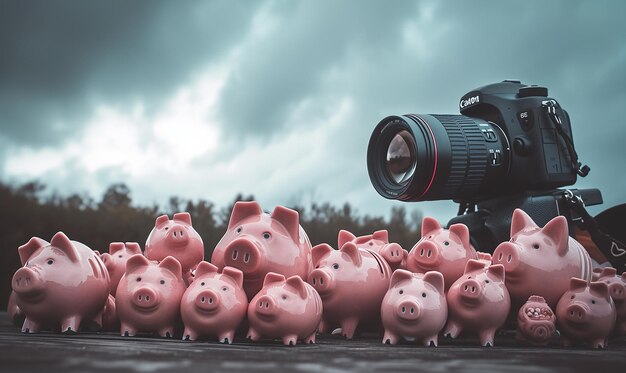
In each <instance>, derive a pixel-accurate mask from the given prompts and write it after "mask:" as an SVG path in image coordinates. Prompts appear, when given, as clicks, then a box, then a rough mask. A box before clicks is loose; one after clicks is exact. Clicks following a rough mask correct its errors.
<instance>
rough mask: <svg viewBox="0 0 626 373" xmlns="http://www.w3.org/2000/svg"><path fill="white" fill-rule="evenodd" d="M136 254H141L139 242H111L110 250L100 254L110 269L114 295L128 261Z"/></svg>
mask: <svg viewBox="0 0 626 373" xmlns="http://www.w3.org/2000/svg"><path fill="white" fill-rule="evenodd" d="M135 254H141V248H140V247H139V244H138V243H137V242H126V243H123V242H111V244H109V252H108V253H104V254H102V255H100V258H101V259H102V261H103V262H104V265H105V266H106V267H107V270H108V271H109V277H110V278H111V294H112V295H115V292H116V291H117V284H119V283H120V279H121V278H122V276H123V275H124V272H125V271H126V261H128V258H130V257H131V256H133V255H135Z"/></svg>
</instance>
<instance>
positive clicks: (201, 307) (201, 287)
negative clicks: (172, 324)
mask: <svg viewBox="0 0 626 373" xmlns="http://www.w3.org/2000/svg"><path fill="white" fill-rule="evenodd" d="M247 311H248V298H247V297H246V293H245V291H243V273H242V272H241V271H240V270H238V269H236V268H232V267H224V269H223V270H222V273H218V271H217V267H216V266H214V265H213V264H210V263H208V262H204V261H202V262H200V264H198V266H197V267H196V270H195V278H194V281H193V282H192V283H191V284H190V285H189V288H187V290H186V291H185V294H183V298H182V300H181V302H180V314H181V316H182V319H183V323H184V324H185V331H184V332H183V339H187V340H191V341H195V340H197V339H198V338H200V337H209V336H211V337H217V339H218V340H219V341H220V342H222V343H233V339H234V337H235V330H236V329H237V327H238V326H239V324H241V322H242V321H243V319H244V317H245V316H246V312H247Z"/></svg>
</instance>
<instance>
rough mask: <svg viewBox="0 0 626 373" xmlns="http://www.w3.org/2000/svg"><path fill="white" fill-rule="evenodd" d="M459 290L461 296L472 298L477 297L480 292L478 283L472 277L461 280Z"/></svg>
mask: <svg viewBox="0 0 626 373" xmlns="http://www.w3.org/2000/svg"><path fill="white" fill-rule="evenodd" d="M459 290H460V292H461V296H462V297H463V298H466V299H472V300H473V299H477V298H479V297H480V294H481V292H482V289H481V286H480V283H479V282H478V281H476V280H474V279H469V280H465V281H463V282H462V283H461V288H460V289H459Z"/></svg>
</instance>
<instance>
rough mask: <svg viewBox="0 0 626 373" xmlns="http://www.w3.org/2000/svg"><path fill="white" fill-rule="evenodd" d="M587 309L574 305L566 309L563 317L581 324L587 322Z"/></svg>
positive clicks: (577, 304) (580, 305)
mask: <svg viewBox="0 0 626 373" xmlns="http://www.w3.org/2000/svg"><path fill="white" fill-rule="evenodd" d="M587 314H588V312H587V307H585V306H584V305H582V304H579V303H574V304H571V305H569V306H568V307H567V309H566V311H565V317H567V318H568V319H569V320H570V321H572V322H575V323H583V322H585V321H586V320H587Z"/></svg>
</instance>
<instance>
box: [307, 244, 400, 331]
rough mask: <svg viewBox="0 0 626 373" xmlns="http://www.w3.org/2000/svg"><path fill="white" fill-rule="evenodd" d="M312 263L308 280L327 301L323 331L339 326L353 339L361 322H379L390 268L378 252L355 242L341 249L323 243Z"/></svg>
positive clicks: (315, 252) (316, 248)
mask: <svg viewBox="0 0 626 373" xmlns="http://www.w3.org/2000/svg"><path fill="white" fill-rule="evenodd" d="M313 264H314V265H315V269H314V270H313V271H312V272H311V274H310V275H309V278H308V282H309V284H311V285H313V287H314V288H315V290H317V292H318V293H319V294H320V296H321V298H322V302H323V304H324V316H323V317H322V323H321V324H320V332H321V333H325V332H332V331H333V328H335V327H337V326H340V327H341V329H342V332H343V335H344V336H345V337H346V338H348V339H352V337H353V336H354V332H355V330H356V327H357V326H358V325H359V323H360V322H361V323H363V324H365V325H380V305H381V302H382V300H383V297H384V296H385V293H386V292H387V289H388V288H389V280H390V277H391V269H390V268H389V264H387V262H386V261H385V260H384V259H383V258H382V257H381V256H380V255H379V254H377V253H376V252H374V251H372V250H362V249H359V248H358V247H357V246H356V245H355V244H354V243H353V242H348V243H346V244H344V245H343V246H342V247H341V249H339V250H333V249H332V247H330V246H329V245H327V244H320V245H317V246H315V247H314V248H313Z"/></svg>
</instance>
